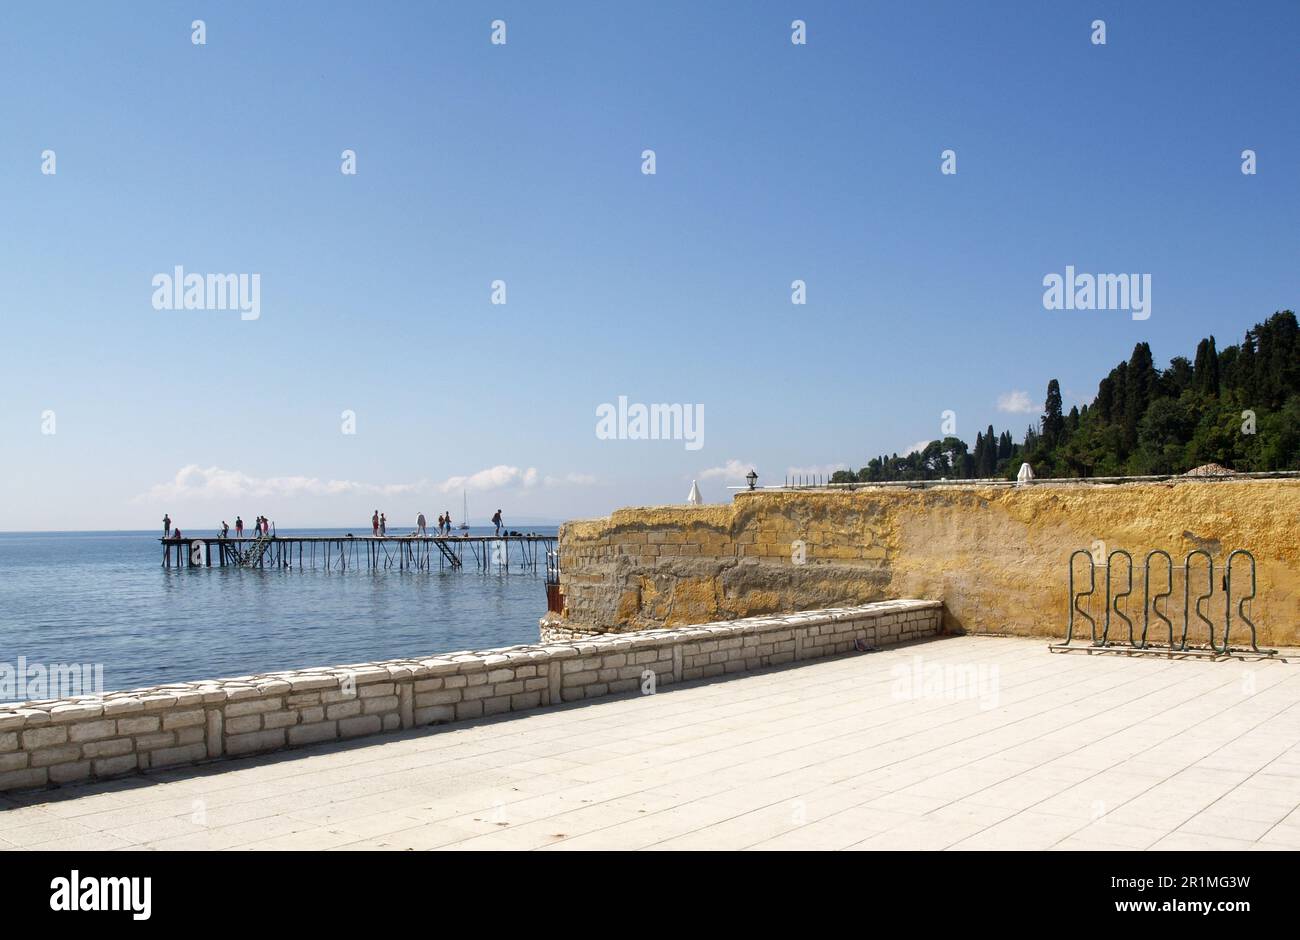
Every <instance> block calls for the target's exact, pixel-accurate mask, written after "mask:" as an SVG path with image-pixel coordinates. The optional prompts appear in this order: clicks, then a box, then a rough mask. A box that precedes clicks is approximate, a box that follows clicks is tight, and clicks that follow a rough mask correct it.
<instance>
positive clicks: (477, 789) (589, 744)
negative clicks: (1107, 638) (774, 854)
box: [0, 637, 1300, 850]
mask: <svg viewBox="0 0 1300 940" xmlns="http://www.w3.org/2000/svg"><path fill="white" fill-rule="evenodd" d="M918 657H919V659H918ZM944 666H955V667H960V668H962V669H964V670H965V672H964V673H962V674H957V673H952V674H951V675H949V677H948V682H947V684H946V687H945V683H944V681H943V676H944V674H943V670H942V667H944ZM972 667H974V668H972ZM995 668H996V673H995V672H994V669H995ZM936 670H938V671H936ZM959 675H960V676H961V677H960V678H958V676H959ZM972 679H974V680H976V681H970V680H972ZM936 680H938V681H937V683H936ZM949 693H951V694H949ZM0 807H3V809H0V847H4V848H11V847H12V848H34V849H141V848H150V849H208V848H220V849H229V848H242V849H548V850H554V849H646V848H653V849H699V848H709V849H715V848H726V849H751V848H752V849H848V848H852V849H913V848H919V849H1092V848H1129V849H1148V848H1155V849H1300V666H1298V665H1295V664H1287V663H1282V662H1248V663H1247V662H1227V663H1213V662H1205V661H1197V660H1185V661H1173V662H1171V661H1167V660H1161V659H1155V658H1139V657H1133V658H1128V657H1120V656H1087V655H1082V654H1071V655H1051V654H1049V653H1048V652H1047V650H1046V648H1045V644H1044V642H1043V641H1042V640H1026V639H1012V638H992V637H962V638H950V639H940V640H935V641H930V642H925V643H918V644H913V645H910V646H905V647H895V648H890V649H887V650H884V651H881V652H876V653H870V654H856V655H849V656H845V657H839V658H834V659H824V660H819V661H815V662H810V663H805V664H802V665H799V666H797V667H793V668H784V669H770V670H767V671H763V672H759V673H752V674H745V675H741V676H737V677H735V678H731V679H727V680H725V681H712V682H703V683H688V684H686V685H682V686H678V687H676V688H674V689H673V690H672V691H664V692H661V693H660V694H657V695H652V696H633V697H629V698H617V699H605V700H600V701H595V702H592V703H588V704H580V705H567V706H560V707H555V708H549V709H542V710H537V711H530V712H525V713H521V714H519V715H517V716H514V717H504V718H500V719H490V720H481V721H475V722H470V723H466V724H458V725H453V726H449V727H446V728H444V729H442V730H438V729H430V728H425V729H419V730H413V731H409V732H403V733H400V734H395V735H391V736H387V737H384V738H380V739H375V738H371V739H366V740H362V741H357V742H352V743H335V744H329V745H321V746H317V747H313V748H309V749H304V750H301V751H295V752H288V753H281V754H277V755H273V756H267V757H262V758H249V759H242V760H236V761H228V762H223V763H222V764H220V765H217V766H212V767H208V768H197V769H196V768H189V769H184V770H176V771H168V772H162V773H157V774H151V775H149V776H147V777H137V778H127V779H123V780H120V781H116V782H110V783H101V784H91V785H85V786H80V787H70V788H65V789H63V790H54V791H40V792H29V793H24V794H17V795H14V794H10V795H8V796H6V797H0Z"/></svg>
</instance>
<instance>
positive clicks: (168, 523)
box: [163, 513, 179, 539]
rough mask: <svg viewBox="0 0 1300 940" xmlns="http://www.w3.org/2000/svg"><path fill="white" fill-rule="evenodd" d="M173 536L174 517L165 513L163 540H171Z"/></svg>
mask: <svg viewBox="0 0 1300 940" xmlns="http://www.w3.org/2000/svg"><path fill="white" fill-rule="evenodd" d="M171 534H172V517H171V516H169V515H167V513H163V538H165V539H167V538H171ZM178 537H179V536H178Z"/></svg>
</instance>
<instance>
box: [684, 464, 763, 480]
mask: <svg viewBox="0 0 1300 940" xmlns="http://www.w3.org/2000/svg"><path fill="white" fill-rule="evenodd" d="M753 467H754V465H753V464H749V463H745V462H744V461H743V460H728V461H727V462H726V463H725V464H723V465H722V466H721V467H709V468H708V469H707V470H701V471H700V472H699V473H698V474H697V475H696V477H697V479H700V480H717V479H721V480H743V479H745V474H746V473H748V472H749V471H750V470H751V469H753Z"/></svg>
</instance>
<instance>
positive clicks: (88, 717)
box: [0, 600, 943, 791]
mask: <svg viewBox="0 0 1300 940" xmlns="http://www.w3.org/2000/svg"><path fill="white" fill-rule="evenodd" d="M942 621H943V610H942V605H941V604H940V603H939V602H938V601H918V600H900V601H885V602H882V603H877V604H866V605H864V606H861V607H845V608H837V609H833V610H818V611H806V612H804V613H798V614H790V615H786V616H768V617H751V618H748V619H745V620H735V621H727V622H721V623H708V624H701V625H699V626H693V627H684V628H681V629H672V630H646V631H641V632H637V633H624V634H609V635H604V636H600V637H593V638H589V639H574V640H571V641H567V642H565V643H562V644H554V643H552V644H546V645H539V646H510V647H505V648H503V649H494V650H481V651H478V652H457V653H445V654H443V655H440V656H436V657H433V658H430V659H420V660H391V661H388V662H380V663H360V664H358V665H354V666H338V667H332V668H325V669H308V670H301V671H295V672H281V673H270V674H268V675H262V676H242V677H239V678H235V679H219V680H211V681H204V682H186V683H176V684H173V685H164V686H157V687H154V688H148V689H136V690H133V691H129V692H113V693H110V694H108V695H105V696H103V697H102V698H97V697H90V696H83V697H81V698H77V699H64V700H53V701H44V702H26V703H22V704H16V705H0V791H4V790H17V789H28V788H33V787H41V786H46V785H49V784H61V783H72V782H76V781H82V780H90V779H98V778H106V777H115V776H120V775H122V774H127V773H134V772H138V771H148V770H154V769H158V768H163V767H174V766H177V765H181V764H192V763H197V762H200V761H206V760H213V759H217V758H221V757H227V756H230V757H234V756H239V755H242V754H256V753H262V752H266V751H277V750H281V749H284V748H292V747H298V746H301V745H305V744H315V743H318V742H320V741H332V740H336V739H341V738H352V737H357V736H360V735H367V734H378V733H380V732H383V731H395V730H398V729H400V728H412V727H416V726H420V725H430V724H442V723H445V722H450V721H463V720H466V719H471V718H481V717H484V716H486V715H499V714H504V713H505V712H511V711H522V710H524V709H528V708H538V707H541V706H546V705H552V704H557V703H559V702H574V701H581V700H584V699H589V698H597V697H599V696H602V695H611V694H617V693H626V692H632V691H634V690H637V689H640V688H641V686H642V682H643V679H644V678H645V677H646V674H647V673H646V671H647V670H649V671H650V672H653V673H654V682H655V687H656V688H662V687H664V686H669V685H672V684H673V683H675V682H687V681H691V680H694V679H707V678H710V677H713V676H720V675H725V674H728V673H735V672H744V671H748V670H752V669H761V668H763V667H765V666H775V665H780V664H783V663H790V662H795V661H797V660H803V659H816V658H819V657H822V656H831V655H835V654H838V653H847V652H849V651H851V650H852V649H853V646H854V641H855V640H856V639H862V640H864V641H865V642H867V644H868V645H872V646H885V645H888V644H893V643H901V642H905V641H907V640H913V639H919V638H922V637H926V636H933V635H935V634H937V633H939V632H940V629H941V624H942Z"/></svg>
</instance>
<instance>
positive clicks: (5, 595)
mask: <svg viewBox="0 0 1300 940" xmlns="http://www.w3.org/2000/svg"><path fill="white" fill-rule="evenodd" d="M294 531H295V530H291V529H284V530H281V532H280V534H281V535H286V536H287V535H292V534H294ZM347 531H349V530H345V529H340V530H329V529H317V530H312V534H322V535H324V534H333V533H334V532H338V533H340V534H342V533H346V532H347ZM351 531H355V532H357V533H358V534H360V530H358V529H353V530H351ZM527 531H529V532H536V533H537V534H539V535H554V534H555V532H556V529H555V527H554V526H550V527H547V526H532V527H529V528H528V530H527ZM490 533H491V530H484V529H477V528H476V529H473V530H471V533H470V534H472V535H479V534H490ZM187 534H191V533H187ZM203 534H205V535H207V534H210V533H203ZM158 535H159V533H157V532H59V533H0V663H8V664H9V665H10V666H11V668H15V667H16V664H17V661H18V657H20V656H24V657H26V659H27V662H28V663H99V664H102V665H103V669H104V688H105V691H111V690H115V689H127V688H135V687H138V686H144V685H156V684H158V683H163V682H177V681H184V680H190V679H215V678H221V677H225V676H240V675H249V674H250V673H259V672H270V671H274V670H281V669H298V668H302V667H306V666H329V665H340V664H345V663H359V662H368V661H371V660H378V659H392V658H400V657H411V656H428V655H431V654H433V653H439V652H448V651H451V650H461V649H481V648H484V647H493V646H506V645H509V644H513V643H533V642H536V641H537V621H538V618H540V617H541V616H542V615H543V614H544V613H545V612H546V590H545V585H544V578H543V568H544V566H543V565H542V564H540V562H539V565H538V570H537V572H536V573H533V572H532V571H531V569H530V570H529V571H527V572H521V571H518V570H511V572H510V573H509V574H506V573H496V572H493V573H490V574H484V573H481V572H478V571H475V570H473V569H472V568H468V567H467V568H466V569H464V570H461V571H451V570H447V571H438V570H434V571H423V572H410V571H397V570H389V571H379V572H370V571H366V570H364V569H363V570H359V571H347V572H337V571H336V572H327V571H322V570H319V569H318V570H315V571H312V570H302V571H298V570H287V571H286V570H280V569H265V570H257V569H247V570H245V569H239V568H180V569H177V568H171V569H166V568H163V567H162V566H161V561H162V549H161V547H160V546H159V543H158Z"/></svg>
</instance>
